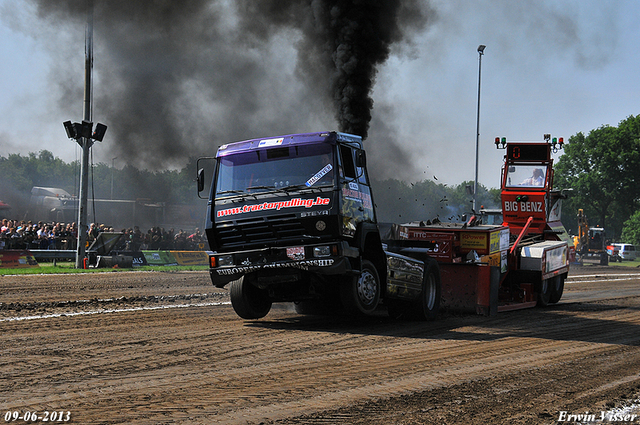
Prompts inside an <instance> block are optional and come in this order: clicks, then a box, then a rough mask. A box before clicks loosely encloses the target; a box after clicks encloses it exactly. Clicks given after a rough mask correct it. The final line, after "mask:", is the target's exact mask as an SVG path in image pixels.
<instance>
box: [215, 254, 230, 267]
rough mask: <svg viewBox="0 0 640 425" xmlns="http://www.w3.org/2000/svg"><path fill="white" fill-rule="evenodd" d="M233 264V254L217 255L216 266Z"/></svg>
mask: <svg viewBox="0 0 640 425" xmlns="http://www.w3.org/2000/svg"><path fill="white" fill-rule="evenodd" d="M223 266H233V255H218V267H223Z"/></svg>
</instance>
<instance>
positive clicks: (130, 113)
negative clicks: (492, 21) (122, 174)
mask: <svg viewBox="0 0 640 425" xmlns="http://www.w3.org/2000/svg"><path fill="white" fill-rule="evenodd" d="M93 1H94V13H95V15H94V16H95V18H94V28H95V33H94V43H95V51H94V61H95V68H94V81H95V87H94V102H93V104H94V120H95V121H100V122H104V123H105V124H107V125H108V126H109V134H108V135H107V138H106V140H105V143H104V144H103V145H101V146H103V147H104V148H105V149H110V150H111V152H108V153H106V154H105V156H107V155H112V156H117V157H119V158H120V161H128V163H129V164H131V165H134V166H136V167H138V168H142V167H144V168H149V169H162V168H163V167H164V168H166V167H172V166H174V167H175V166H182V165H184V163H185V162H186V160H187V158H188V157H190V156H191V157H193V156H198V155H201V154H210V153H211V151H212V150H214V149H215V145H216V144H221V143H226V142H228V141H231V140H238V139H244V138H249V137H258V136H260V135H264V134H279V133H284V132H298V131H299V132H303V131H312V130H315V129H317V128H318V127H325V126H332V124H331V123H327V120H328V119H331V118H330V117H331V116H332V115H333V116H334V117H335V118H336V119H337V121H338V128H339V129H340V130H341V131H345V132H349V133H354V134H358V135H361V136H363V137H366V136H367V132H368V129H369V125H370V121H371V111H372V107H373V99H372V88H373V85H374V81H375V77H376V72H377V68H378V67H379V65H381V64H382V63H384V62H385V60H386V59H387V58H388V57H389V54H390V51H391V47H392V45H394V43H401V42H407V41H408V40H409V38H410V34H411V33H412V32H414V31H416V30H420V29H422V28H423V27H424V26H426V24H427V14H428V13H427V12H428V9H427V6H426V3H425V2H424V1H419V0H403V1H401V0H260V1H256V0H234V1H231V2H229V1H226V0H224V1H223V0H190V1H186V2H178V1H164V0H145V1H129V0H93ZM31 2H32V3H33V4H35V5H36V11H37V15H38V18H40V20H41V23H43V24H45V25H40V26H33V25H30V26H29V28H32V31H34V32H36V33H37V34H36V36H38V35H39V36H40V37H41V39H42V40H43V42H44V43H48V44H49V45H50V47H51V49H52V51H55V52H56V55H57V57H60V59H61V60H60V62H59V63H56V68H55V69H54V70H53V71H52V76H53V78H55V81H56V83H57V84H58V85H59V86H60V87H61V88H62V95H61V99H60V105H61V108H63V110H65V111H69V114H76V115H79V114H80V111H81V108H80V102H81V100H82V84H81V81H82V80H81V77H80V74H79V72H80V71H81V69H82V68H81V64H78V65H77V68H78V73H77V74H75V73H72V72H71V73H70V71H69V70H70V69H75V68H72V64H73V63H75V62H70V60H69V58H70V57H71V56H72V54H75V53H74V52H78V51H82V46H83V41H82V40H81V39H80V40H77V41H75V42H74V43H68V42H66V43H63V44H61V43H60V41H59V40H57V39H55V40H54V39H52V38H51V36H50V35H51V34H52V30H54V31H59V32H60V34H77V35H79V36H82V33H81V31H80V30H79V28H82V27H83V26H84V23H85V22H86V10H87V0H31ZM429 12H430V11H429ZM71 24H72V25H71ZM38 33H39V34H38ZM63 39H64V38H63ZM66 41H68V38H67V39H66ZM282 41H284V42H282ZM280 44H281V45H280ZM292 46H293V48H295V50H293V49H292ZM292 51H293V53H291V52H292ZM292 54H293V55H295V56H294V60H295V66H290V67H286V66H283V70H284V71H286V72H287V73H288V74H287V75H286V76H283V75H285V74H283V73H280V72H279V71H280V70H279V69H277V67H276V66H274V64H277V61H278V60H282V61H283V63H284V62H286V61H287V60H290V56H291V55H292ZM280 58H282V59H280ZM291 73H293V75H291ZM292 77H293V78H292ZM274 105H276V107H274ZM76 115H70V116H69V117H70V118H73V116H76ZM61 136H62V135H61Z"/></svg>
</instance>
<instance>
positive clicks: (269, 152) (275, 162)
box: [216, 143, 335, 196]
mask: <svg viewBox="0 0 640 425" xmlns="http://www.w3.org/2000/svg"><path fill="white" fill-rule="evenodd" d="M332 152H333V150H332V147H331V145H329V144H326V143H322V144H315V145H298V146H287V147H276V148H269V149H261V150H255V151H251V152H242V153H237V154H230V155H227V156H223V157H220V159H219V162H220V165H219V167H218V178H217V183H216V184H217V187H216V194H217V195H222V196H224V195H234V194H241V193H244V194H246V193H249V194H255V193H260V192H268V191H272V190H280V189H305V188H317V187H325V186H333V181H334V174H335V173H334V168H335V167H334V160H333V153H332Z"/></svg>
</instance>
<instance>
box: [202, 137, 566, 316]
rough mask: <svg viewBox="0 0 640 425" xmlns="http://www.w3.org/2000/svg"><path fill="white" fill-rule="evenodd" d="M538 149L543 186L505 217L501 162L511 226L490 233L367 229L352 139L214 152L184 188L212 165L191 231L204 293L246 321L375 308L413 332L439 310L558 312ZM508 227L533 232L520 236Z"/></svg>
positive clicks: (361, 153) (555, 243)
mask: <svg viewBox="0 0 640 425" xmlns="http://www.w3.org/2000/svg"><path fill="white" fill-rule="evenodd" d="M539 145H541V151H545V150H546V152H547V156H546V157H545V158H544V159H543V160H540V159H539V158H537V157H536V161H537V162H538V163H539V165H540V167H543V168H545V172H546V173H547V176H548V178H547V180H546V182H545V183H544V185H543V186H541V187H528V188H525V189H523V190H524V191H525V192H524V193H525V194H524V195H522V194H521V195H520V196H521V198H518V200H517V201H513V202H516V204H512V203H509V204H507V209H505V207H504V205H505V204H504V203H507V202H512V201H511V200H510V199H511V195H512V192H513V188H512V187H511V186H510V185H506V183H505V182H507V181H509V178H510V177H511V174H510V173H509V172H510V170H511V168H512V167H518V166H520V165H521V164H520V163H519V162H518V161H517V159H520V157H518V158H516V162H515V163H514V162H513V161H512V160H513V159H514V158H508V157H509V155H507V157H505V161H506V162H505V170H506V171H505V170H503V175H504V177H503V186H505V185H506V186H505V187H503V197H505V200H504V203H503V210H504V211H506V212H505V220H506V218H507V217H508V218H509V220H511V221H510V222H509V223H508V224H506V222H505V223H501V224H493V225H489V224H482V220H481V219H479V218H478V217H476V216H472V217H471V219H469V220H468V221H465V222H464V223H441V222H439V221H438V220H437V219H434V220H425V221H418V222H410V223H402V224H396V223H379V222H378V220H377V216H376V210H375V202H374V199H373V191H372V188H371V183H370V179H369V174H368V170H367V164H366V154H365V149H364V146H363V141H362V139H361V138H360V137H359V136H357V135H352V134H347V133H342V132H337V131H326V132H318V133H302V134H289V135H282V136H277V137H268V138H258V139H250V140H245V141H240V142H235V143H229V144H225V145H222V146H220V147H219V149H218V152H217V154H216V156H215V157H212V158H200V159H198V173H197V177H196V181H197V186H198V192H199V193H201V192H203V191H204V188H205V172H204V168H201V167H200V164H201V161H204V160H210V159H213V160H215V162H214V167H213V177H212V179H211V186H210V188H209V196H208V203H207V213H206V219H205V232H206V235H207V239H208V241H209V246H210V248H211V251H209V252H208V254H209V273H210V277H211V280H212V283H213V285H215V286H216V287H221V288H222V287H226V286H227V285H229V295H230V299H231V304H232V307H233V309H234V310H235V312H236V313H237V314H238V316H240V317H241V318H243V319H247V320H254V319H260V318H262V317H264V316H266V315H267V314H268V313H269V311H270V309H271V307H272V304H273V303H277V302H293V303H294V304H295V308H296V311H297V312H298V313H301V314H317V313H321V314H331V313H334V312H348V313H350V314H357V315H368V314H373V313H374V312H375V311H377V310H378V307H381V306H384V307H385V308H386V309H387V311H388V313H389V315H390V316H392V317H395V318H406V319H414V320H432V319H434V318H436V317H437V315H438V313H439V311H440V308H441V307H447V308H451V309H459V310H470V311H473V312H475V313H478V314H484V315H493V314H496V313H497V312H498V311H503V310H510V309H515V308H524V307H531V306H534V305H547V304H549V303H553V302H558V301H559V299H560V297H561V295H562V288H563V284H564V278H566V275H567V273H568V266H569V262H568V255H569V253H568V251H569V246H568V243H567V240H566V239H567V238H568V236H567V237H566V238H564V237H563V229H564V228H563V227H562V225H561V223H559V222H555V221H552V222H550V223H548V226H547V225H546V224H547V218H549V217H551V218H553V219H555V218H556V215H555V214H558V213H559V207H558V206H555V207H556V209H553V208H549V209H548V210H549V211H546V210H545V214H542V213H541V212H539V211H538V208H541V209H545V208H546V207H545V206H546V205H547V203H548V202H551V201H553V200H554V199H556V198H558V199H557V200H559V198H560V197H559V196H555V195H552V193H553V191H551V190H550V187H552V178H551V175H552V172H551V171H550V170H551V168H552V160H551V158H550V154H549V152H550V148H551V144H550V143H547V142H545V143H541V144H540V143H539ZM523 146H524V145H523ZM508 151H509V150H508ZM527 164H529V163H527ZM529 165H530V164H529ZM544 191H546V195H545V194H544V193H542V192H544ZM538 195H539V198H540V200H539V201H538V200H537V199H538ZM545 196H546V197H545ZM526 197H531V198H532V202H534V204H533V205H532V206H529V204H528V203H527V202H528V201H526V200H524V198H526ZM534 198H535V199H536V200H535V201H534V200H533V199H534ZM520 203H523V205H524V206H523V207H520ZM540 203H542V204H544V206H543V205H542V204H540ZM554 205H555V204H554ZM516 207H517V214H515V216H513V213H514V212H515V208H516ZM533 208H535V211H533ZM547 212H548V213H549V214H546V213H547ZM509 214H511V215H509ZM521 216H527V217H525V218H524V220H525V221H527V220H528V217H529V216H532V218H531V220H533V221H534V222H535V224H534V225H533V226H531V223H527V224H526V225H524V224H523V225H522V226H520V224H519V221H518V220H520V219H521ZM533 216H535V217H533ZM539 217H542V220H543V221H545V222H544V223H538V221H539V220H538V218H539ZM511 226H513V228H512V227H511ZM564 234H566V232H564Z"/></svg>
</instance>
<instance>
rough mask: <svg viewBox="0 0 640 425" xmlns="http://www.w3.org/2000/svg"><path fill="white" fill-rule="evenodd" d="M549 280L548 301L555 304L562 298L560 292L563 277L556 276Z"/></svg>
mask: <svg viewBox="0 0 640 425" xmlns="http://www.w3.org/2000/svg"><path fill="white" fill-rule="evenodd" d="M550 280H551V282H550V285H551V297H549V303H551V304H555V303H557V302H558V301H560V298H562V293H563V292H564V277H563V276H556V277H554V278H553V279H550Z"/></svg>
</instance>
